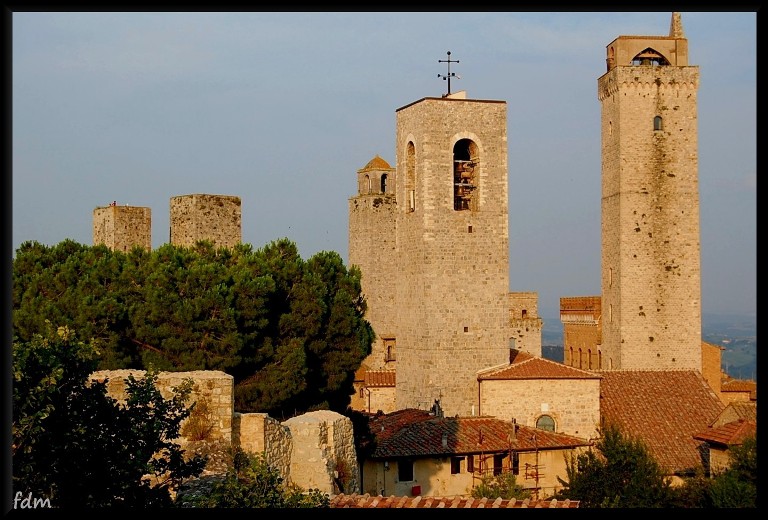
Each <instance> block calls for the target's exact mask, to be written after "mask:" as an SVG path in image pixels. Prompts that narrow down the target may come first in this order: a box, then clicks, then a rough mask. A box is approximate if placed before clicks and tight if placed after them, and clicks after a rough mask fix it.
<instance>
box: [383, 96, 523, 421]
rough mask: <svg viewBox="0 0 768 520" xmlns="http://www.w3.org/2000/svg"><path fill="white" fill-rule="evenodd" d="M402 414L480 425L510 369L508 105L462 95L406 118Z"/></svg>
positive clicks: (400, 245) (400, 246) (401, 132)
mask: <svg viewBox="0 0 768 520" xmlns="http://www.w3.org/2000/svg"><path fill="white" fill-rule="evenodd" d="M396 153H397V179H396V192H395V193H396V197H397V225H396V249H397V271H398V276H397V277H396V279H395V308H396V309H397V315H398V324H397V325H398V330H397V385H396V391H395V394H396V397H395V398H396V405H397V408H398V409H403V408H422V409H424V408H428V407H429V406H430V405H431V404H432V403H433V402H434V401H435V400H436V399H440V400H441V406H442V409H443V411H444V413H445V414H446V415H456V414H459V415H464V416H466V415H471V414H472V412H473V408H474V404H475V403H477V371H478V370H480V369H483V368H488V367H490V366H494V365H499V364H502V363H507V362H508V361H509V340H510V337H511V336H512V333H511V326H510V316H509V293H508V291H509V248H508V246H509V233H508V231H509V230H508V226H509V218H508V199H507V189H508V188H507V186H508V183H507V105H506V102H504V101H490V100H472V99H467V98H466V93H464V92H459V93H456V94H453V95H450V94H449V95H446V96H443V97H442V98H431V97H427V98H423V99H421V100H419V101H416V102H414V103H411V104H409V105H406V106H404V107H401V108H400V109H398V110H397V117H396Z"/></svg>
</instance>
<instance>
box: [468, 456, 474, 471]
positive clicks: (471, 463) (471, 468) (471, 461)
mask: <svg viewBox="0 0 768 520" xmlns="http://www.w3.org/2000/svg"><path fill="white" fill-rule="evenodd" d="M467 472H468V473H474V472H475V456H474V455H467Z"/></svg>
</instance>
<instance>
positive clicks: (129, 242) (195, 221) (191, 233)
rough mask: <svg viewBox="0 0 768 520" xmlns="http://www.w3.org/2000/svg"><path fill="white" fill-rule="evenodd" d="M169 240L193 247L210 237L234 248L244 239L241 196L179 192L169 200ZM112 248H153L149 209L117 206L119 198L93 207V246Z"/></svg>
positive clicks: (214, 242) (211, 240)
mask: <svg viewBox="0 0 768 520" xmlns="http://www.w3.org/2000/svg"><path fill="white" fill-rule="evenodd" d="M170 223H171V225H170V237H169V242H170V243H171V244H173V245H176V246H185V247H191V246H194V245H195V244H196V243H197V242H199V241H201V240H208V241H210V242H211V243H213V244H214V246H216V247H229V248H232V247H234V246H235V245H237V244H239V243H240V242H241V241H242V215H241V204H240V197H235V196H232V195H209V194H199V193H198V194H192V195H178V196H175V197H171V200H170ZM98 244H105V245H106V246H107V247H109V248H110V249H112V250H113V251H122V252H126V251H130V250H131V249H133V247H134V246H140V247H143V248H144V249H146V250H147V251H149V250H151V249H152V211H151V209H150V208H144V207H137V206H128V205H127V204H126V205H124V206H121V205H118V204H117V201H115V202H113V203H112V204H110V205H109V206H106V207H98V208H96V209H94V210H93V245H98Z"/></svg>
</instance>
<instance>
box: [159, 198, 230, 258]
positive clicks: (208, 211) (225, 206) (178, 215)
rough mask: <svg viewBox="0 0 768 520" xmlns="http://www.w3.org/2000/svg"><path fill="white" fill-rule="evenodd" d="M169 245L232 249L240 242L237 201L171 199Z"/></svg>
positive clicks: (224, 199)
mask: <svg viewBox="0 0 768 520" xmlns="http://www.w3.org/2000/svg"><path fill="white" fill-rule="evenodd" d="M170 205H171V240H170V242H171V244H173V245H177V246H185V247H191V246H194V245H195V243H197V242H198V241H200V240H209V241H211V242H213V244H214V245H215V246H216V247H228V248H232V247H234V246H236V245H237V244H239V243H240V242H241V241H242V225H241V219H242V216H241V208H240V197H234V196H231V195H205V194H194V195H179V196H176V197H171V203H170Z"/></svg>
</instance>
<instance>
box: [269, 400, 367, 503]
mask: <svg viewBox="0 0 768 520" xmlns="http://www.w3.org/2000/svg"><path fill="white" fill-rule="evenodd" d="M283 424H284V425H285V426H287V427H288V429H289V430H290V431H291V437H292V439H293V450H292V453H291V470H290V475H291V482H292V483H294V484H296V485H298V486H299V487H301V488H303V489H319V490H321V491H324V492H328V493H351V492H355V491H356V490H358V489H359V481H360V480H359V474H358V473H359V472H358V465H357V455H356V452H355V443H354V433H353V429H352V421H351V420H350V419H349V418H348V417H344V416H342V415H340V414H338V413H336V412H331V411H328V410H319V411H315V412H309V413H306V414H304V415H300V416H298V417H293V418H291V419H288V420H287V421H285V422H284V423H283Z"/></svg>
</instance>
